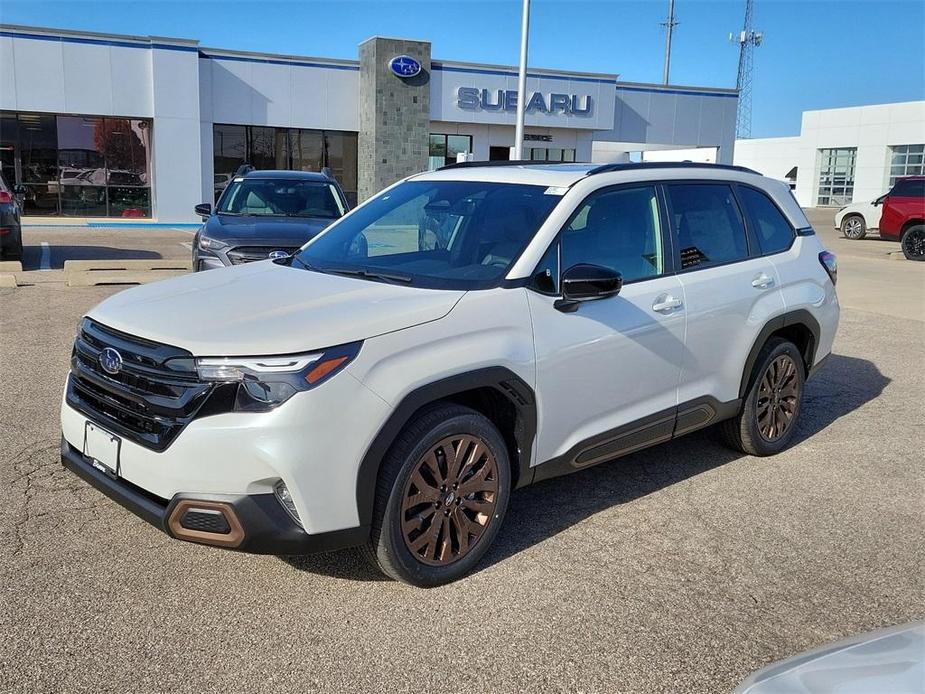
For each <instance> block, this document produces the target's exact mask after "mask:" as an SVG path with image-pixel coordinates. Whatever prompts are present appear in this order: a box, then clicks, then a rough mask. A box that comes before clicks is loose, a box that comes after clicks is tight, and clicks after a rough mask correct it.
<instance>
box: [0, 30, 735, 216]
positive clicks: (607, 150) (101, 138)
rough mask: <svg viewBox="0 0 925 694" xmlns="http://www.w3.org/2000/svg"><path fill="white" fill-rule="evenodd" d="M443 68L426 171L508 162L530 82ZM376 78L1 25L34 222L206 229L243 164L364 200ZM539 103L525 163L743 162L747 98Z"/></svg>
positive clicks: (3, 130)
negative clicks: (362, 157)
mask: <svg viewBox="0 0 925 694" xmlns="http://www.w3.org/2000/svg"><path fill="white" fill-rule="evenodd" d="M364 43H366V42H364ZM424 45H426V47H427V51H428V52H429V44H426V43H425V44H424ZM428 68H429V69H428V70H427V74H426V80H425V81H424V82H422V86H421V87H420V88H421V89H424V90H426V92H427V99H428V100H429V106H428V108H429V121H430V128H429V133H428V132H424V133H422V135H421V137H423V138H424V139H425V140H426V141H425V142H424V143H423V144H422V146H423V147H425V148H426V152H427V155H428V156H427V157H426V158H425V159H424V160H423V163H422V165H421V167H422V168H426V167H427V166H429V167H431V168H433V167H436V166H440V165H443V164H444V163H449V162H452V161H455V160H456V157H457V155H458V154H459V153H470V154H471V155H472V157H473V158H474V159H475V160H489V159H507V158H508V157H509V153H510V148H511V147H512V145H513V144H514V120H515V113H516V108H517V105H516V89H517V86H516V83H517V72H516V69H515V68H513V67H509V66H495V65H481V64H475V63H457V62H449V61H438V60H433V61H428ZM362 69H365V68H363V66H362V65H361V61H351V60H334V59H324V58H308V57H302V56H286V55H270V54H255V53H246V52H241V51H231V50H221V49H211V48H204V47H201V46H199V44H198V42H196V41H192V40H186V39H174V38H162V37H150V36H148V37H140V36H121V35H110V34H90V33H84V32H70V31H62V30H50V29H38V28H31V27H18V26H17V27H13V26H0V164H2V172H3V175H4V177H5V178H6V179H7V181H8V182H9V183H20V184H22V185H23V186H25V187H26V189H27V200H26V206H27V215H29V216H35V217H42V218H45V217H59V218H78V219H95V218H110V219H111V218H119V219H121V220H123V221H125V220H126V219H128V220H136V219H137V220H144V221H145V222H152V223H153V222H158V223H165V224H170V223H184V222H186V223H189V222H193V221H195V220H196V217H195V215H194V214H193V206H194V205H195V204H197V203H199V202H203V201H210V200H212V199H213V198H214V196H215V194H216V193H217V192H220V190H221V189H222V187H223V186H224V185H225V183H226V182H227V180H228V179H229V178H230V176H231V174H232V173H233V172H234V171H235V169H236V168H237V167H238V166H239V165H240V164H241V163H244V162H247V163H250V164H253V165H254V166H256V167H257V168H262V169H271V168H272V169H300V170H315V171H317V170H320V169H321V168H322V167H328V168H330V169H331V170H332V171H333V173H334V175H335V176H336V177H337V179H338V180H339V181H340V182H341V185H342V186H343V187H344V189H345V191H346V192H347V193H348V197H351V198H352V199H353V200H356V199H357V197H358V191H359V187H358V184H357V181H358V174H357V171H358V167H359V168H362V166H367V167H369V166H378V165H379V162H361V161H358V158H359V152H360V151H363V148H362V147H358V141H361V140H362V138H363V137H364V133H363V132H362V125H361V117H360V112H361V108H362V107H363V104H364V99H365V97H366V96H368V95H365V94H364V93H363V89H364V88H365V87H364V84H366V83H365V82H364V80H363V79H362V76H361V70H362ZM395 79H396V80H399V79H400V78H399V77H395ZM397 84H398V83H397V82H396V85H397ZM527 92H528V95H529V96H530V102H529V106H528V109H527V118H526V124H527V128H526V137H525V143H524V152H525V157H526V158H530V159H533V160H538V161H600V162H607V161H622V160H626V159H627V157H628V156H629V154H630V153H633V152H644V151H646V150H649V149H666V148H682V147H683V148H687V147H691V148H693V147H700V148H709V149H710V150H711V151H713V152H714V153H715V155H714V156H715V160H716V161H718V162H720V163H731V162H732V159H733V148H734V145H735V113H736V107H737V101H738V99H737V94H736V92H735V91H734V90H723V89H708V88H697V87H680V86H663V85H647V84H635V83H626V82H621V81H619V80H618V78H617V75H608V74H599V73H577V72H563V71H552V70H530V71H529V75H528V80H527ZM408 93H409V94H420V93H421V92H414V91H413V90H409V92H408ZM512 94H513V95H514V96H513V98H512V96H511V95H512ZM410 98H415V103H417V100H416V97H411V96H409V99H410ZM409 104H410V101H409ZM380 137H381V135H380ZM396 149H398V148H396ZM396 156H400V154H396ZM383 164H384V162H383ZM380 178H381V177H380Z"/></svg>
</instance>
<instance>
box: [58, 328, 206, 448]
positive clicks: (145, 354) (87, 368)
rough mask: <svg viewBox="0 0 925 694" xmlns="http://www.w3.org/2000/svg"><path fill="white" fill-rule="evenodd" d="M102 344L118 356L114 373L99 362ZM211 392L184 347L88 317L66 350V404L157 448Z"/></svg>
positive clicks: (189, 418) (191, 416)
mask: <svg viewBox="0 0 925 694" xmlns="http://www.w3.org/2000/svg"><path fill="white" fill-rule="evenodd" d="M107 347H112V348H114V349H116V350H117V351H118V352H119V354H120V355H121V357H122V368H121V370H120V371H119V372H118V373H116V374H110V373H107V372H106V371H104V370H103V367H102V366H101V365H100V359H99V358H100V352H102V351H103V350H104V349H105V348H107ZM214 390H215V385H214V384H211V383H204V382H202V381H200V380H199V378H198V374H197V373H196V363H195V360H194V358H193V355H192V354H190V353H189V352H187V351H186V350H183V349H180V348H178V347H171V346H170V345H163V344H160V343H157V342H151V341H150V340H144V339H142V338H138V337H134V336H131V335H127V334H125V333H122V332H119V331H116V330H113V329H112V328H109V327H107V326H105V325H102V324H100V323H97V322H96V321H92V320H89V319H85V320H84V322H83V323H82V324H81V327H80V333H79V334H78V336H77V339H76V340H75V342H74V350H73V352H72V353H71V375H70V378H69V379H68V387H67V402H68V404H69V405H71V406H72V407H74V408H75V409H77V410H79V411H81V412H83V413H84V414H86V415H87V416H88V417H90V418H91V419H93V420H94V421H96V422H98V423H99V424H101V425H102V426H104V427H106V426H108V427H109V428H110V429H112V430H113V432H114V433H117V434H120V435H122V436H124V437H126V438H128V439H130V440H132V441H135V442H136V443H138V444H140V445H142V446H145V447H147V448H150V449H152V450H156V451H162V450H164V449H165V448H167V446H169V445H170V444H171V443H172V442H173V440H174V439H175V438H176V437H177V435H178V434H179V433H180V432H181V431H182V430H183V427H185V426H186V425H187V424H189V422H191V421H192V420H193V419H194V418H195V417H196V416H197V414H199V413H200V412H202V411H203V406H204V405H205V403H206V401H207V400H208V399H209V397H210V394H211V393H213V392H214Z"/></svg>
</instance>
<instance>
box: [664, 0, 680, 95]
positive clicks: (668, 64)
mask: <svg viewBox="0 0 925 694" xmlns="http://www.w3.org/2000/svg"><path fill="white" fill-rule="evenodd" d="M676 24H677V22H676V21H674V0H668V21H667V22H665V28H666V29H667V32H666V34H665V72H664V74H663V76H662V81H663V82H664V83H665V84H668V74H669V73H670V72H671V32H672V31H673V30H674V28H675V25H676Z"/></svg>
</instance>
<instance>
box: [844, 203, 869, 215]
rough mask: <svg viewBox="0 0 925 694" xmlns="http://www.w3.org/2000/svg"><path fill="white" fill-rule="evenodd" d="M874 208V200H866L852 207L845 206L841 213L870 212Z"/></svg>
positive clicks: (852, 204) (853, 204) (851, 205)
mask: <svg viewBox="0 0 925 694" xmlns="http://www.w3.org/2000/svg"><path fill="white" fill-rule="evenodd" d="M873 207H874V203H873V200H866V201H864V202H853V203H851V204H850V205H845V206H844V207H842V208H841V209H840V210H839V212H840V213H842V214H844V213H845V212H869V211H870V210H871V209H873Z"/></svg>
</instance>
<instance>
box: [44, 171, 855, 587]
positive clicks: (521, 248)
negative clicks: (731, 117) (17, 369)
mask: <svg viewBox="0 0 925 694" xmlns="http://www.w3.org/2000/svg"><path fill="white" fill-rule="evenodd" d="M499 164H500V163H499ZM835 280H836V266H835V258H834V256H833V255H832V254H831V253H828V252H827V251H826V250H825V249H824V248H823V247H822V245H821V244H820V242H819V240H818V238H817V237H816V235H815V234H814V232H813V229H812V228H811V227H810V225H809V222H808V221H807V220H806V217H805V216H804V214H803V212H802V210H801V209H800V207H799V205H798V204H797V202H796V201H795V199H794V198H793V196H792V194H791V193H790V190H789V189H788V187H787V186H786V185H785V184H783V183H780V182H776V181H772V180H770V179H767V178H764V177H762V176H760V175H758V174H755V173H754V172H751V171H749V170H747V169H742V168H737V167H727V166H717V165H711V164H661V163H659V164H617V165H604V166H596V165H591V164H558V165H549V164H538V165H532V164H530V165H526V164H522V163H516V162H515V163H507V162H505V163H504V165H488V164H472V163H470V164H456V165H451V166H448V167H445V168H443V169H441V170H439V171H434V172H429V173H423V174H420V175H416V176H412V177H410V178H408V179H405V180H403V181H401V182H399V183H397V184H395V185H394V186H392V187H390V188H388V189H386V190H384V191H383V192H381V193H380V194H378V195H376V196H375V197H373V198H372V199H370V200H368V201H367V202H365V203H364V204H363V205H361V206H359V207H358V208H356V209H355V210H353V211H352V212H350V213H349V214H347V215H346V216H345V217H343V218H342V219H340V220H338V221H337V222H335V223H334V224H332V225H331V226H330V227H328V228H327V229H326V230H325V231H324V232H323V233H322V234H320V235H319V236H317V237H315V238H314V239H313V240H311V241H310V242H309V243H308V244H306V245H305V246H304V247H303V248H302V249H301V250H300V251H298V252H297V253H296V254H294V255H293V256H291V257H288V258H283V259H278V260H267V261H262V262H256V263H251V264H248V265H242V266H235V267H229V268H223V269H219V270H215V271H212V272H206V273H196V274H193V275H187V276H184V277H180V278H176V279H172V280H167V281H164V282H158V283H154V284H148V285H144V286H140V287H137V288H133V289H129V290H126V291H123V292H121V293H119V294H116V295H114V296H112V297H111V298H109V299H107V300H105V301H104V302H102V303H101V304H99V305H98V306H97V307H96V308H94V309H92V310H91V311H90V312H89V313H88V314H87V316H86V317H85V318H84V319H83V322H82V324H81V326H80V330H79V334H78V336H77V338H76V341H75V345H74V352H73V359H72V362H71V372H70V376H69V378H68V382H67V387H66V392H65V395H64V402H63V404H62V408H61V425H62V430H63V440H62V460H63V462H64V464H65V465H66V466H67V467H68V468H69V469H70V470H72V471H73V472H75V473H76V474H78V475H80V476H81V477H82V478H84V479H85V480H87V481H88V482H90V483H91V484H93V485H95V486H96V487H98V488H99V489H101V490H102V491H103V492H104V493H105V494H107V495H108V496H110V497H112V498H113V499H115V500H116V501H118V502H119V503H121V504H122V505H124V506H126V507H127V508H129V509H130V510H131V511H133V512H135V513H136V514H137V515H139V516H141V517H142V518H144V519H145V520H147V521H149V522H151V523H153V524H154V525H156V526H158V527H159V528H161V529H162V530H164V531H165V532H167V533H168V534H169V535H171V536H172V537H175V538H177V539H181V540H190V541H194V542H200V543H204V544H209V545H217V546H221V547H228V548H233V549H238V550H243V551H249V552H262V553H274V554H298V553H306V552H313V551H321V550H330V549H335V548H340V547H348V546H357V545H361V546H364V547H366V548H367V549H368V555H369V556H370V557H371V559H372V560H373V561H374V562H375V563H376V564H377V565H378V566H379V567H380V568H381V569H382V571H384V572H385V573H386V574H388V575H389V576H391V577H393V578H396V579H400V580H403V581H407V582H409V583H412V584H415V585H419V586H430V585H437V584H440V583H444V582H447V581H451V580H454V579H457V578H459V577H461V576H463V575H464V574H465V573H466V572H468V571H469V570H471V569H472V568H473V566H474V565H475V564H476V563H477V562H478V561H479V559H480V557H482V556H483V555H484V554H485V552H486V550H487V549H488V548H489V546H490V545H491V543H492V541H493V540H494V539H495V536H496V535H497V534H498V530H499V528H500V526H501V522H502V519H503V517H504V513H505V510H506V508H507V505H508V499H509V497H510V494H511V492H512V490H514V489H516V488H518V487H523V486H524V485H528V484H531V483H533V482H537V481H539V480H544V479H548V478H550V477H555V476H558V475H563V474H566V473H569V472H572V471H575V470H580V469H582V468H586V467H588V466H590V465H595V464H597V463H601V462H604V461H607V460H612V459H614V458H617V457H619V456H621V455H625V454H627V453H630V452H633V451H638V450H641V449H643V448H646V447H647V446H651V445H654V444H658V443H661V442H664V441H668V440H669V439H672V438H674V437H678V436H681V435H683V434H686V433H688V432H690V431H694V430H695V429H700V428H702V427H706V426H708V425H711V424H716V423H722V429H723V431H724V432H725V435H726V438H727V440H728V441H729V442H730V444H731V445H732V446H733V447H735V448H737V449H738V450H740V451H742V452H744V453H748V454H752V455H770V454H774V453H777V452H778V451H781V450H782V449H784V448H785V447H786V446H787V445H788V444H789V443H790V441H791V440H792V438H793V436H794V434H795V432H796V429H797V426H798V422H799V418H800V408H801V404H802V402H803V394H804V382H805V380H806V379H807V378H808V377H809V376H811V375H812V374H813V373H814V372H815V371H816V369H818V368H819V366H820V365H821V364H822V362H823V360H824V359H825V358H826V356H827V355H828V354H829V352H830V351H831V348H832V340H833V338H834V336H835V331H836V327H837V325H838V318H839V305H838V299H837V297H836V294H835Z"/></svg>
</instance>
